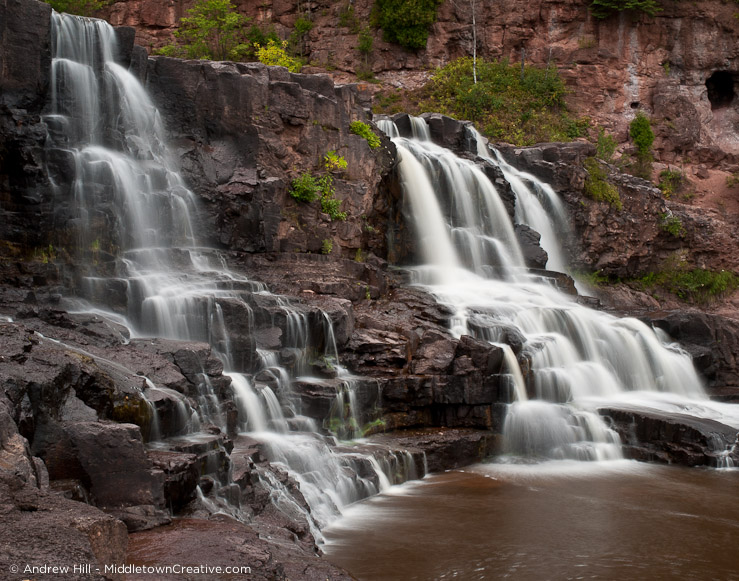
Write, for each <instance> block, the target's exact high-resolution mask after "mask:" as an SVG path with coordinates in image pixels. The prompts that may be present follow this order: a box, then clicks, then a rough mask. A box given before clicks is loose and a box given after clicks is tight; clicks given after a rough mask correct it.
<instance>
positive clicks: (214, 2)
mask: <svg viewBox="0 0 739 581" xmlns="http://www.w3.org/2000/svg"><path fill="white" fill-rule="evenodd" d="M187 13H188V16H187V17H185V18H183V19H182V20H181V21H180V28H179V30H177V31H176V32H175V33H174V35H175V37H176V38H177V39H178V40H180V42H181V43H182V45H183V48H184V51H185V56H187V57H188V58H198V59H215V60H226V59H229V58H233V57H234V51H235V50H237V47H238V46H239V44H240V43H241V40H242V34H243V30H244V27H245V26H246V25H247V23H248V22H249V19H248V18H247V17H246V16H244V15H242V14H239V13H238V12H236V7H235V6H234V5H233V4H231V1H230V0H198V2H197V3H196V4H195V6H193V7H192V8H191V9H190V10H188V11H187ZM170 50H171V49H170ZM172 52H174V51H172ZM164 54H166V52H165V53H164ZM175 54H176V53H175Z"/></svg>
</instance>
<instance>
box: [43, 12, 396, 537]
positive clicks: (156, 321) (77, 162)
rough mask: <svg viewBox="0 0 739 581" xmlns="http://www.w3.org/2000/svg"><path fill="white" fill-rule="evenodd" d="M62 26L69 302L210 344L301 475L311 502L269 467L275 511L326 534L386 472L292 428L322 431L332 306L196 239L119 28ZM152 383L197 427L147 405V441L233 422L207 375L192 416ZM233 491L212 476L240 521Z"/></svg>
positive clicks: (59, 65) (159, 333)
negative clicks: (319, 419)
mask: <svg viewBox="0 0 739 581" xmlns="http://www.w3.org/2000/svg"><path fill="white" fill-rule="evenodd" d="M52 29H53V57H54V58H53V63H52V90H51V96H52V103H51V107H50V113H49V114H48V115H47V116H46V117H45V120H46V122H47V125H48V127H49V138H48V150H49V152H50V153H52V154H53V155H51V156H50V157H52V158H55V159H59V160H62V161H61V162H57V165H54V164H50V165H49V168H48V170H49V177H50V179H51V181H52V183H53V184H54V185H55V187H56V189H57V199H58V204H59V212H61V213H64V215H65V220H66V221H67V223H68V228H69V231H70V234H71V235H72V236H73V237H74V239H75V240H76V244H75V246H76V248H77V253H78V256H77V259H78V260H77V261H78V263H81V264H86V265H87V271H86V272H85V274H84V276H82V277H81V281H80V282H79V283H78V288H77V298H75V299H70V302H72V304H73V305H74V308H76V309H77V310H83V311H87V312H95V313H96V314H99V315H103V316H107V317H110V318H111V319H113V320H115V321H116V322H117V323H119V324H123V325H125V326H126V327H128V329H129V330H130V334H131V336H132V337H133V338H136V337H164V338H170V339H178V340H191V341H204V342H208V343H209V344H210V345H211V346H212V348H213V350H214V352H215V353H216V354H217V356H218V357H219V358H220V359H221V360H222V361H223V363H224V368H225V372H224V374H225V375H227V376H229V377H230V379H231V388H230V389H231V392H232V397H231V398H228V399H233V401H234V403H235V404H236V407H237V409H238V416H239V419H238V421H239V426H238V427H239V429H240V430H241V431H244V432H249V433H250V434H251V435H252V436H253V437H255V438H257V439H259V440H261V442H262V444H263V446H264V450H265V452H266V454H267V456H268V457H269V459H270V460H271V462H272V463H273V464H277V465H281V466H283V467H284V468H285V470H287V471H288V472H289V473H290V474H291V475H292V476H293V477H294V478H295V479H296V480H297V481H298V482H299V483H300V488H301V492H302V495H303V496H304V497H305V499H306V501H307V502H308V505H309V507H310V511H306V510H305V509H304V508H303V507H302V506H301V505H300V503H298V502H296V501H295V499H293V498H291V497H290V493H289V490H287V488H286V487H285V486H284V483H281V482H279V480H278V479H276V477H275V476H274V474H272V473H271V472H270V471H269V470H264V471H263V473H262V474H261V480H262V483H263V485H265V486H266V487H267V488H268V489H270V495H271V498H272V499H273V501H274V503H275V505H276V506H278V507H280V508H281V509H283V510H285V511H286V512H288V513H290V514H294V513H295V512H296V511H297V512H299V513H300V514H301V515H302V516H303V517H304V518H305V519H306V520H307V522H308V523H309V525H310V526H311V529H312V531H313V532H314V534H315V536H316V539H320V532H319V528H320V526H323V525H325V524H326V523H328V522H330V520H332V519H333V518H335V517H336V516H337V515H338V514H340V512H341V510H342V508H343V507H344V506H346V505H348V504H350V503H352V502H355V501H356V500H359V499H361V498H364V497H366V496H368V495H371V494H375V493H376V492H377V490H378V488H377V486H378V485H377V484H376V482H377V481H381V480H382V481H384V480H387V478H388V477H389V475H385V474H380V473H378V474H375V478H374V479H372V478H368V477H360V476H358V475H357V473H356V471H355V468H357V466H360V465H361V464H362V462H364V463H366V462H368V460H367V459H366V458H363V457H362V455H361V454H359V453H349V452H341V453H339V452H336V451H335V450H334V449H333V447H332V446H329V445H328V444H329V443H335V442H334V441H333V440H332V439H331V438H327V437H324V436H320V435H318V434H316V433H296V432H295V431H294V430H295V429H299V430H304V431H311V432H312V431H315V430H316V427H315V423H314V422H313V420H311V419H310V418H306V417H302V416H301V415H300V399H299V398H298V397H297V396H295V394H293V393H292V391H291V382H292V380H293V379H294V377H295V376H296V375H301V374H305V373H307V369H308V367H309V366H308V352H309V351H312V352H314V353H313V355H312V356H314V357H323V358H324V360H326V361H329V360H330V361H333V362H334V363H337V359H338V358H337V353H336V345H335V339H334V337H333V328H332V324H331V320H330V319H329V317H328V315H326V314H325V313H322V316H320V317H319V320H318V321H317V323H315V322H314V323H311V321H310V320H309V317H308V316H307V314H306V312H305V309H302V310H301V309H300V308H299V306H297V305H294V304H292V303H291V302H290V301H289V300H288V299H286V298H284V297H278V296H275V295H271V294H270V293H269V292H268V291H267V289H266V287H265V286H264V285H263V284H261V283H258V282H255V281H251V280H249V279H248V278H246V277H245V276H242V275H240V274H237V273H234V272H231V271H230V270H229V269H228V268H227V266H226V261H225V259H224V257H223V256H222V255H221V254H219V253H218V252H217V251H215V250H213V249H210V248H207V247H204V246H203V245H202V243H201V242H200V241H199V236H198V232H197V224H196V222H197V207H196V201H195V196H194V194H193V193H192V192H191V191H190V190H189V189H188V188H187V187H186V185H185V183H184V181H183V179H182V177H181V176H180V174H179V172H178V171H177V167H176V164H175V163H174V162H173V160H172V156H171V153H170V152H169V150H168V149H167V146H166V140H165V137H164V130H163V127H162V123H161V120H160V117H159V113H158V111H157V109H156V107H155V106H154V104H153V103H152V102H151V100H150V99H149V97H148V95H147V94H146V91H145V90H144V88H143V87H142V86H141V85H140V83H139V82H138V80H137V79H136V78H135V77H134V76H133V75H131V74H130V73H129V72H128V71H127V70H125V69H124V68H123V67H121V66H120V65H118V64H117V63H116V62H114V55H115V54H116V53H117V49H116V45H115V40H116V39H115V33H114V31H113V29H112V27H111V26H110V25H108V24H107V23H106V22H104V21H100V20H94V19H88V18H82V17H78V16H71V15H67V14H58V13H56V12H53V13H52ZM65 160H66V162H65ZM65 163H66V165H65ZM70 173H71V174H73V175H72V179H71V180H70V179H69V177H70V176H69V174H70ZM65 184H69V185H65ZM111 289H113V290H114V291H115V292H111ZM256 294H259V295H260V299H262V302H265V303H269V305H270V307H271V308H272V309H273V311H272V313H273V314H272V316H273V317H275V318H277V317H278V318H280V320H281V321H283V322H284V325H283V326H284V333H283V336H282V341H281V346H282V347H283V348H284V350H287V351H290V352H291V353H292V354H293V355H294V357H293V360H294V361H293V365H292V369H291V372H292V375H291V373H290V371H288V370H287V369H286V368H285V367H283V366H281V365H280V363H279V358H278V356H277V354H276V352H271V351H269V350H265V349H260V348H259V346H258V345H257V349H256V350H254V349H253V347H252V343H251V341H253V339H251V338H250V337H251V336H252V333H251V331H253V328H254V313H253V310H252V306H250V305H251V303H250V299H251V297H252V296H253V295H256ZM113 296H115V297H116V299H115V300H112V297H113ZM260 304H261V303H260ZM312 324H315V325H317V329H314V328H312V327H311V325H312ZM275 325H277V323H275ZM314 336H320V337H321V339H320V341H318V343H319V344H322V345H323V352H322V353H321V352H319V353H315V351H316V350H317V349H318V348H319V347H318V345H312V344H311V337H314ZM245 337H246V338H245ZM146 381H147V382H148V389H147V390H146V392H142V395H143V396H144V397H146V396H147V394H148V395H150V396H151V397H152V398H153V399H154V400H156V399H159V398H169V399H170V400H171V401H173V402H174V412H175V413H174V415H175V416H176V417H177V421H176V422H173V423H175V424H186V426H185V427H184V428H183V429H180V430H179V431H178V433H177V434H162V433H161V430H160V426H159V422H158V418H157V414H156V407H155V406H154V405H153V404H151V402H150V405H151V406H152V409H153V410H154V412H155V413H153V414H152V415H153V418H154V419H153V422H152V426H149V434H150V438H151V439H152V440H159V439H160V438H163V439H164V440H165V441H164V442H157V443H156V445H157V446H158V447H162V446H164V447H166V437H167V436H173V435H177V436H180V435H181V434H183V433H185V434H186V433H189V434H190V436H186V437H191V438H194V441H195V440H197V439H198V438H199V437H200V438H201V439H202V438H204V437H206V435H207V434H208V433H212V432H203V433H202V434H200V435H198V434H196V433H195V432H198V430H200V429H201V426H203V427H204V426H209V427H213V426H215V427H217V428H218V429H219V430H220V431H221V432H225V430H226V429H227V420H226V414H225V412H224V408H223V404H224V401H223V400H222V394H221V395H219V393H218V392H217V390H216V389H215V388H214V386H213V385H212V384H211V381H210V379H209V377H208V375H207V373H205V371H203V373H202V374H200V381H199V384H198V386H197V392H198V393H197V396H196V397H193V400H196V401H195V404H196V405H195V411H194V410H193V408H192V407H190V405H189V403H188V402H187V401H186V400H185V398H184V397H183V396H182V395H181V394H179V393H177V392H174V391H172V390H167V389H166V388H162V387H159V386H156V385H154V384H153V383H152V382H151V381H149V380H148V379H147V380H146ZM342 397H343V396H342ZM350 398H351V396H350ZM324 438H326V439H324ZM375 465H379V464H377V463H375ZM383 479H384V480H383ZM233 486H234V485H233V484H231V483H228V482H215V483H214V489H215V490H219V489H220V490H222V491H223V492H224V494H223V495H222V498H211V499H208V500H206V499H205V498H204V497H203V499H202V500H203V504H204V505H206V506H207V507H210V508H211V509H212V510H224V511H226V512H228V513H229V514H231V515H232V516H236V517H238V515H239V513H238V506H232V505H228V502H227V500H226V499H228V498H229V497H230V496H231V495H232V490H230V489H232V488H233ZM201 496H202V494H201Z"/></svg>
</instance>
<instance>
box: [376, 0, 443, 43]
mask: <svg viewBox="0 0 739 581" xmlns="http://www.w3.org/2000/svg"><path fill="white" fill-rule="evenodd" d="M440 5H441V0H375V4H374V6H373V8H372V24H373V25H374V26H376V27H378V28H381V29H382V34H383V38H384V39H385V41H386V42H394V43H396V44H399V45H400V46H402V47H405V48H408V49H411V50H418V49H421V48H425V47H426V41H427V40H428V36H429V29H430V27H431V25H432V24H433V23H434V22H436V10H437V8H438V7H439V6H440Z"/></svg>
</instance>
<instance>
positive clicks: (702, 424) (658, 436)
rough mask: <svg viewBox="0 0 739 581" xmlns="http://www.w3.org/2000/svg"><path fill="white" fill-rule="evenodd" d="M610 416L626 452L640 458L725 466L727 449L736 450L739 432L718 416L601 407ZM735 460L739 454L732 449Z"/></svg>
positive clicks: (603, 413) (603, 412) (604, 414)
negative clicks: (707, 417) (708, 417)
mask: <svg viewBox="0 0 739 581" xmlns="http://www.w3.org/2000/svg"><path fill="white" fill-rule="evenodd" d="M598 411H599V412H600V414H601V415H603V416H605V417H607V418H610V420H611V422H612V425H613V428H614V429H615V430H616V431H617V432H618V434H619V435H620V436H621V440H622V442H623V444H624V446H623V448H624V453H625V454H626V455H627V456H628V457H630V458H634V459H637V460H643V461H649V462H662V463H668V464H682V465H685V466H714V467H716V466H722V465H725V464H724V463H723V462H724V459H725V453H728V452H729V451H730V450H733V445H734V444H735V443H736V441H737V437H739V432H738V431H737V430H736V429H735V428H732V427H730V426H727V425H725V424H722V423H719V422H717V421H715V420H709V419H702V418H696V417H693V416H689V415H684V414H677V413H667V412H660V411H645V410H641V409H636V408H630V407H619V408H614V407H608V408H601V409H600V410H598ZM731 457H732V460H733V461H736V460H737V459H738V458H737V456H736V453H735V452H733V453H732V456H731Z"/></svg>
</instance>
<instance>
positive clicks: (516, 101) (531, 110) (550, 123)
mask: <svg viewBox="0 0 739 581" xmlns="http://www.w3.org/2000/svg"><path fill="white" fill-rule="evenodd" d="M566 93H567V90H566V88H565V85H564V82H563V80H562V78H561V77H560V76H559V73H558V72H557V69H556V68H555V67H548V68H545V69H542V68H537V67H533V66H524V67H521V66H520V65H518V64H516V65H512V64H509V63H508V61H506V60H502V61H486V60H483V59H477V82H475V79H474V73H473V60H472V58H470V57H462V58H459V59H457V60H455V61H453V62H451V63H449V64H448V65H446V66H445V67H443V68H440V69H437V71H436V72H435V73H434V75H433V77H432V78H431V81H430V82H429V83H427V84H426V86H425V87H423V88H422V89H421V90H420V91H419V92H418V93H417V94H416V95H415V100H416V101H417V105H416V106H415V107H414V109H415V110H413V111H411V112H412V113H424V112H438V113H443V114H445V115H449V116H451V117H456V118H457V119H467V120H470V121H473V122H474V123H475V125H476V126H477V127H478V129H479V130H480V132H481V133H482V134H483V135H485V136H487V137H488V138H490V139H491V140H493V141H506V142H509V143H513V144H515V145H532V144H534V143H542V142H546V141H570V140H572V139H574V138H575V137H579V136H581V135H583V134H584V132H585V128H586V127H587V125H588V121H587V120H576V119H574V118H573V117H572V116H571V115H570V113H569V112H568V111H567V107H566V105H565V101H564V97H565V95H566ZM377 112H384V111H379V110H378V111H377Z"/></svg>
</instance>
